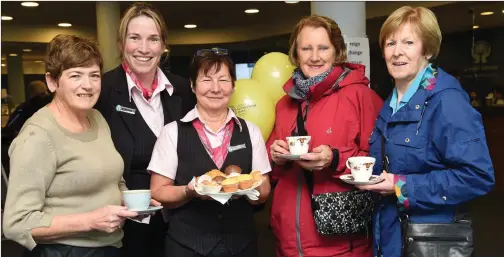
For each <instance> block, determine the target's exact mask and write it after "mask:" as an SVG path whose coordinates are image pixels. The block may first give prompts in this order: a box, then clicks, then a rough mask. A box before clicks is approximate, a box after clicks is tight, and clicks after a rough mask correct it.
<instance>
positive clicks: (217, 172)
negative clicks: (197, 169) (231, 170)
mask: <svg viewBox="0 0 504 257" xmlns="http://www.w3.org/2000/svg"><path fill="white" fill-rule="evenodd" d="M205 175H208V176H210V177H211V178H212V179H213V178H215V177H217V176H223V177H225V176H226V174H224V173H222V171H220V170H211V171H209V172H207V173H205Z"/></svg>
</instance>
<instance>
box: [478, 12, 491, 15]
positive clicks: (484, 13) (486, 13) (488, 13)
mask: <svg viewBox="0 0 504 257" xmlns="http://www.w3.org/2000/svg"><path fill="white" fill-rule="evenodd" d="M480 14H481V15H483V16H487V15H492V14H494V12H482V13H480Z"/></svg>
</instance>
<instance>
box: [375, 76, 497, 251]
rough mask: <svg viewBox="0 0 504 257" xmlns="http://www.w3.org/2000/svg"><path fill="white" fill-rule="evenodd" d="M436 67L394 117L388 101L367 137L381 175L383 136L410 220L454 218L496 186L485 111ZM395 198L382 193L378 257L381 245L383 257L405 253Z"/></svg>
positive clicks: (377, 216) (378, 214) (377, 230)
mask: <svg viewBox="0 0 504 257" xmlns="http://www.w3.org/2000/svg"><path fill="white" fill-rule="evenodd" d="M437 69H438V74H437V77H436V80H435V83H434V84H432V85H430V86H429V87H426V88H423V87H420V88H419V89H418V90H417V91H416V92H415V93H414V95H413V96H412V97H411V99H410V100H409V101H408V103H407V104H406V105H405V106H403V107H402V108H400V109H399V110H398V111H397V112H396V113H395V114H394V115H392V108H391V107H390V106H389V104H390V101H391V96H390V97H389V98H388V99H387V100H386V102H385V103H384V105H383V107H382V109H381V111H380V114H379V116H378V118H377V120H376V124H375V128H374V130H373V133H372V134H371V137H370V139H369V143H370V154H371V156H373V157H375V158H376V165H375V166H374V174H376V175H378V174H380V173H381V172H382V170H383V167H382V162H381V160H382V154H381V147H382V145H381V144H382V139H383V138H385V155H386V156H387V157H388V160H389V162H390V165H389V168H390V172H391V173H394V174H399V175H402V176H401V178H402V179H403V180H404V182H405V183H404V182H403V184H401V186H402V187H401V189H400V190H399V191H402V192H403V194H402V195H404V197H405V198H406V199H407V202H408V206H406V207H407V208H406V209H405V211H406V212H407V214H408V216H409V218H410V222H412V223H448V222H451V221H452V220H453V218H454V214H455V209H456V207H457V206H460V205H461V204H463V203H465V202H467V201H469V200H472V199H474V198H475V197H478V196H482V195H485V194H486V193H488V192H489V191H490V190H491V189H492V188H493V186H494V184H495V178H494V169H493V166H492V161H491V159H490V154H489V152H488V147H487V144H486V138H485V131H484V128H483V123H482V120H481V115H480V114H479V113H478V112H477V111H476V110H475V109H474V108H472V106H471V105H470V102H469V97H468V95H467V94H466V92H465V91H464V90H463V89H462V88H461V86H460V84H459V82H458V81H457V80H456V79H455V78H454V77H453V76H451V75H449V74H447V73H446V72H444V71H443V70H442V69H440V68H437ZM382 136H384V137H382ZM396 186H397V184H396ZM396 191H397V190H396ZM396 193H397V192H396ZM398 194H399V193H398ZM402 195H400V196H401V197H402ZM397 197H398V196H396V195H394V196H387V197H382V198H381V200H380V203H379V204H378V208H377V211H376V213H375V215H374V220H373V226H374V241H375V256H380V255H379V254H378V253H377V252H378V249H379V252H380V253H381V256H384V257H399V256H401V246H402V239H401V227H400V222H399V217H398V210H397V204H398V198H397ZM403 199H404V198H403Z"/></svg>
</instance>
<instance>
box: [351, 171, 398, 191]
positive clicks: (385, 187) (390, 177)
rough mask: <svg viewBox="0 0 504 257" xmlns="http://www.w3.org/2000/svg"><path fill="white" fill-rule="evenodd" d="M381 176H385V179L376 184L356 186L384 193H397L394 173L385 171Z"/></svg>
mask: <svg viewBox="0 0 504 257" xmlns="http://www.w3.org/2000/svg"><path fill="white" fill-rule="evenodd" d="M380 177H382V178H384V179H385V180H384V181H382V182H380V183H378V184H374V185H366V186H356V187H357V188H359V189H360V190H369V191H374V192H377V193H380V194H382V195H390V194H394V193H395V189H394V174H392V173H387V172H386V171H383V173H382V174H381V175H380Z"/></svg>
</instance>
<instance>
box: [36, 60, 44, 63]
mask: <svg viewBox="0 0 504 257" xmlns="http://www.w3.org/2000/svg"><path fill="white" fill-rule="evenodd" d="M35 62H36V63H44V61H41V60H36V61H35Z"/></svg>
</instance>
